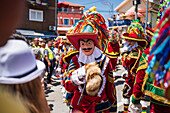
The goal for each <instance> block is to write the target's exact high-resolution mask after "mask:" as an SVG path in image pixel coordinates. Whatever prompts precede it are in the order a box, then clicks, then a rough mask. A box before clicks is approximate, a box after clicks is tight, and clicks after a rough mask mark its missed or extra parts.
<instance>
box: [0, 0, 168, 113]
mask: <svg viewBox="0 0 170 113" xmlns="http://www.w3.org/2000/svg"><path fill="white" fill-rule="evenodd" d="M11 2H12V3H13V1H11ZM11 2H10V4H12V3H11ZM6 3H7V2H6V0H3V1H2V4H6ZM163 3H164V2H163ZM15 4H17V6H13V5H10V7H9V9H12V10H0V11H1V12H0V13H2V14H4V13H8V14H9V15H8V16H4V17H2V18H1V19H2V21H3V23H2V25H1V26H0V28H1V29H3V31H2V30H1V31H2V32H0V92H1V94H0V105H1V106H0V112H3V113H12V112H14V113H16V112H17V113H50V108H49V106H48V104H47V100H46V98H45V93H44V89H45V88H46V87H52V86H53V84H52V81H53V79H54V80H55V79H60V80H61V88H62V92H63V96H64V97H65V101H64V103H67V105H68V106H69V107H70V112H71V113H95V112H97V113H110V112H111V113H112V112H117V95H116V88H115V76H116V73H115V72H116V65H117V60H118V57H119V56H121V57H122V59H121V60H122V61H121V62H122V63H121V64H122V66H123V67H124V68H125V69H126V70H127V76H123V78H124V79H125V83H124V88H123V89H122V93H123V98H124V102H123V103H124V111H123V113H128V112H129V106H130V108H131V111H132V112H136V113H140V112H142V113H147V107H148V105H147V102H146V99H145V97H146V95H147V96H150V100H149V102H150V112H151V113H169V112H170V96H169V95H170V93H169V92H170V82H169V81H170V43H169V42H170V28H169V22H170V16H169V15H170V8H169V6H168V7H167V8H165V9H164V13H163V14H162V15H161V17H160V22H159V23H158V25H157V26H156V28H155V29H154V30H153V29H151V28H146V29H144V28H143V27H142V26H141V24H140V23H139V22H138V21H136V20H134V21H133V22H132V23H131V25H130V26H129V27H128V29H127V32H126V33H123V34H120V33H119V31H118V29H117V28H114V29H113V31H111V32H109V31H108V28H107V26H106V24H105V20H104V18H103V16H102V15H100V14H99V13H98V12H97V11H96V8H95V7H92V8H91V9H89V10H88V11H86V12H85V13H84V15H83V16H82V17H81V18H80V20H79V22H78V23H77V24H76V25H75V26H73V27H72V29H70V30H69V32H68V33H67V34H66V38H61V37H57V38H56V39H53V40H48V41H47V40H45V39H42V38H33V42H31V43H28V41H27V39H26V38H25V37H24V36H23V35H21V34H20V33H17V32H13V31H15V28H16V26H17V24H18V23H19V21H20V18H21V14H22V13H23V12H22V8H23V5H24V1H23V0H16V1H15ZM1 8H4V7H3V6H2V7H1ZM13 15H15V17H13V18H11V17H12V16H13ZM0 22H1V21H0ZM9 22H10V24H8V26H5V25H6V24H4V23H9ZM130 101H131V103H130ZM14 103H15V104H14ZM9 106H10V107H11V110H10V109H9V108H8V107H9Z"/></svg>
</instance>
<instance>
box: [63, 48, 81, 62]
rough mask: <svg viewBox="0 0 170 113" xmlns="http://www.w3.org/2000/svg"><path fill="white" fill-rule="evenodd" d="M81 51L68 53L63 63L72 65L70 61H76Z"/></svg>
mask: <svg viewBox="0 0 170 113" xmlns="http://www.w3.org/2000/svg"><path fill="white" fill-rule="evenodd" d="M78 53H79V51H70V52H68V53H67V54H66V55H65V56H64V57H63V61H64V63H66V64H69V63H70V60H74V59H76V58H77V57H76V55H78Z"/></svg>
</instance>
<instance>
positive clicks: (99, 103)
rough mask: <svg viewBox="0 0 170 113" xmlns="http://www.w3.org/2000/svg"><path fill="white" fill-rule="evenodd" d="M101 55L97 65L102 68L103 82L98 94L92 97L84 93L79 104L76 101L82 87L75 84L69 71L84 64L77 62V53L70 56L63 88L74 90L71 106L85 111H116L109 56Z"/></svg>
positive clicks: (92, 112)
mask: <svg viewBox="0 0 170 113" xmlns="http://www.w3.org/2000/svg"><path fill="white" fill-rule="evenodd" d="M102 55H103V56H102V58H101V59H99V61H98V64H99V65H100V66H99V67H100V68H101V69H102V77H103V84H102V86H101V89H100V91H99V93H98V96H96V97H92V96H88V95H87V94H84V95H83V98H82V100H81V102H80V105H79V106H78V105H77V103H78V99H79V97H80V94H81V93H80V92H81V90H82V88H81V86H76V85H75V84H74V83H73V82H72V81H71V72H73V71H74V70H76V69H77V68H79V67H81V66H83V65H84V64H82V63H80V62H78V58H77V57H78V55H75V56H74V57H72V59H71V62H70V64H69V73H70V74H69V78H68V79H67V81H66V83H65V88H66V90H67V91H69V92H74V96H73V98H72V100H71V105H72V106H73V108H76V109H79V110H81V111H83V112H85V113H94V112H99V111H100V112H101V111H105V113H109V110H110V112H116V108H115V107H116V105H115V103H116V97H115V95H116V94H115V93H116V92H115V87H114V81H113V73H112V66H111V62H110V60H109V58H108V57H106V56H105V55H104V54H102Z"/></svg>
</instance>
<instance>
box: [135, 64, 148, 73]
mask: <svg viewBox="0 0 170 113" xmlns="http://www.w3.org/2000/svg"><path fill="white" fill-rule="evenodd" d="M147 67H148V64H145V65H142V66H140V67H138V69H137V71H136V73H137V72H138V71H140V70H142V69H146V68H147Z"/></svg>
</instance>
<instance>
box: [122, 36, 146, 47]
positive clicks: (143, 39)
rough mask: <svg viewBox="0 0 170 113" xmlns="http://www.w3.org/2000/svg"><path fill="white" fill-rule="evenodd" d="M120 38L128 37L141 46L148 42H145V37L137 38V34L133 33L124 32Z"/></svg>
mask: <svg viewBox="0 0 170 113" xmlns="http://www.w3.org/2000/svg"><path fill="white" fill-rule="evenodd" d="M122 38H124V39H129V40H135V41H137V42H138V44H139V45H140V46H141V47H142V48H144V47H146V46H147V44H148V42H147V40H146V39H145V37H141V38H139V37H137V35H135V34H129V33H124V34H123V35H122Z"/></svg>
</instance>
